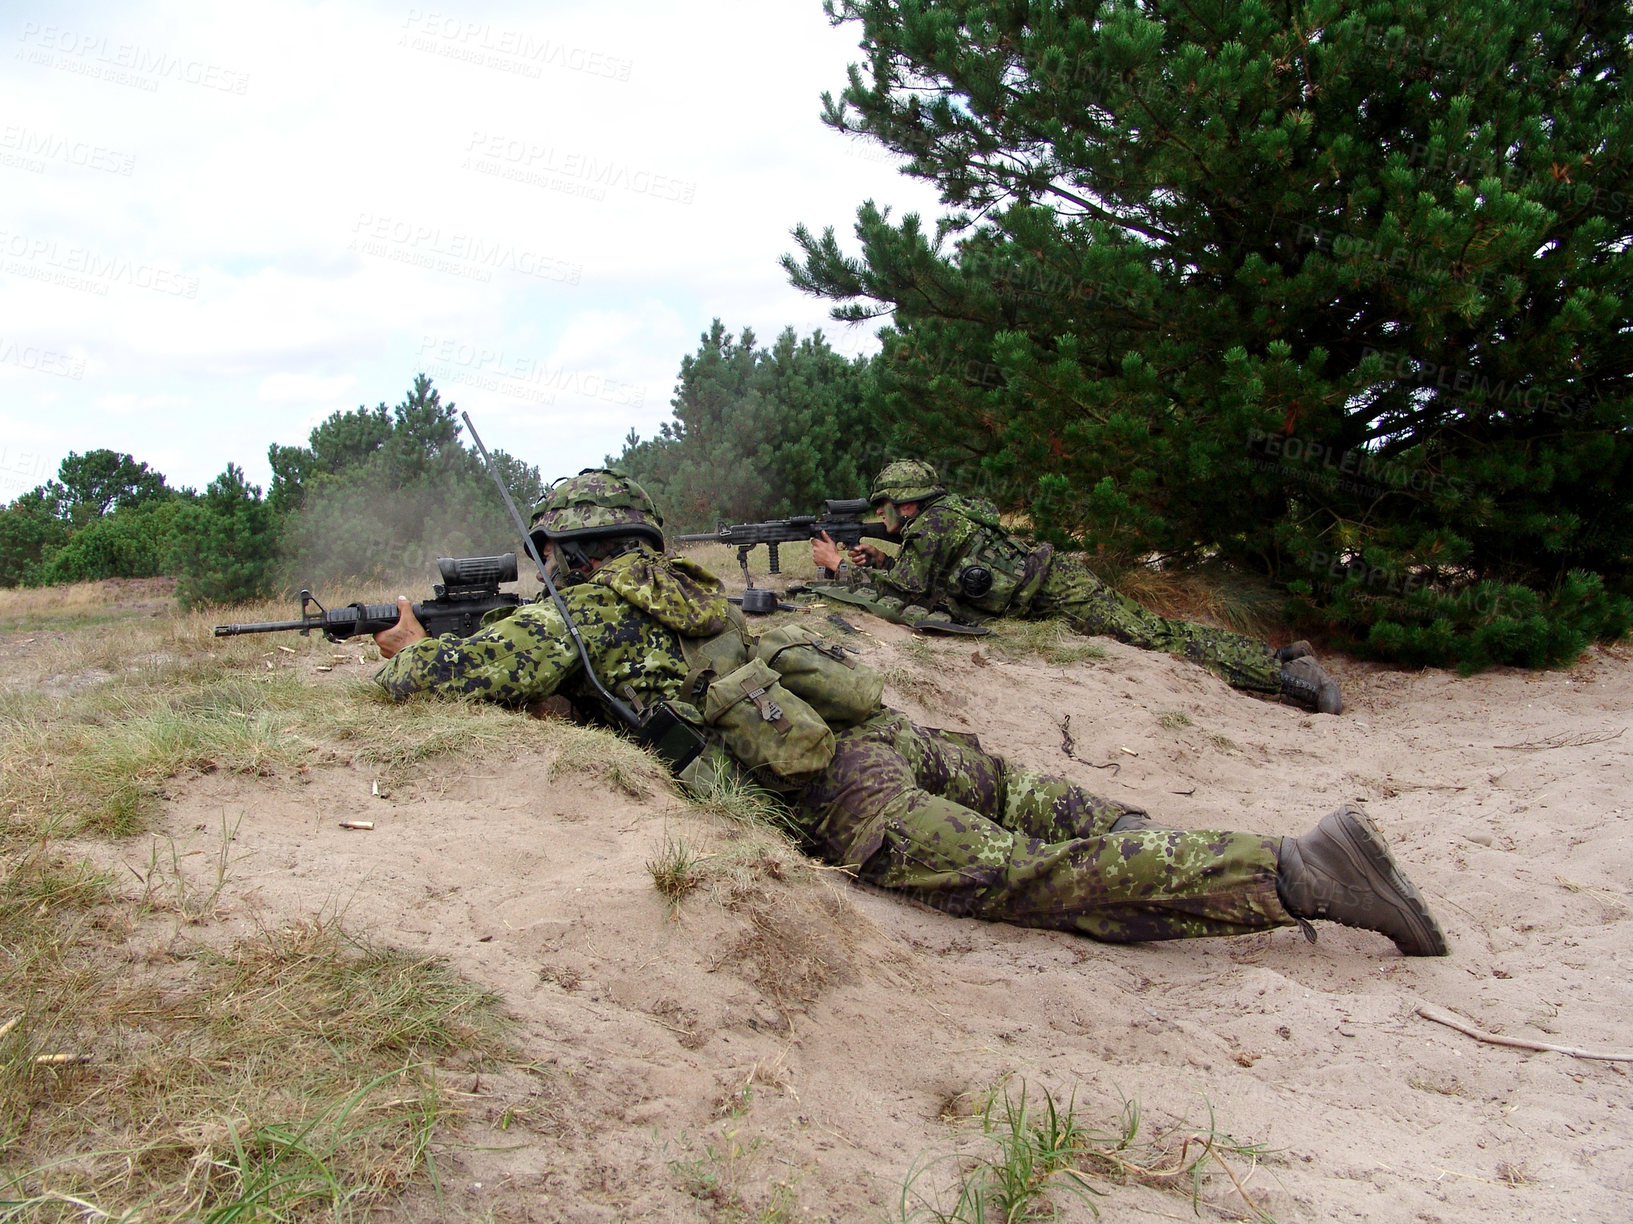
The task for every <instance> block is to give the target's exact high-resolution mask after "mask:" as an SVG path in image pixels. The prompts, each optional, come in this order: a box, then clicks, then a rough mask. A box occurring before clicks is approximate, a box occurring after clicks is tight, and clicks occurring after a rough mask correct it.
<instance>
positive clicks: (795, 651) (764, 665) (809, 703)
mask: <svg viewBox="0 0 1633 1224" xmlns="http://www.w3.org/2000/svg"><path fill="white" fill-rule="evenodd" d="M740 618H741V614H740V613H737V612H736V610H735V609H734V610H733V627H732V628H731V629H728V630H727V631H726V632H725V633H722V634H720V635H718V636H717V637H713V638H708V639H705V640H699V639H695V638H682V639H681V649H682V650H683V651H684V653H685V655H686V662H687V666H688V668H689V671H688V673H687V676H686V679H685V681H684V682H683V683H682V685H681V692H680V700H681V701H684V702H687V703H690V704H691V705H693V706H696V707H697V708H698V709H699V710H701V711H702V713H703V722H704V725H705V726H706V727H708V728H709V729H710V731H711V732H712V733H713V735H714V736H715V738H716V739H717V740H718V742H719V743H720V745H721V746H722V747H723V748H725V750H726V751H727V752H729V753H730V754H731V755H732V756H733V757H735V758H736V759H737V761H738V762H739V763H740V764H741V765H743V766H744V767H745V768H746V769H747V770H748V771H749V773H750V774H751V776H753V778H754V779H755V780H756V781H758V782H760V783H761V784H762V785H765V786H767V787H770V788H771V789H773V790H782V791H787V790H793V789H797V788H799V787H801V786H804V785H805V784H806V783H808V782H811V781H812V780H813V779H815V778H816V776H817V775H818V774H820V773H821V772H822V771H823V770H824V769H826V768H827V767H828V762H829V761H831V760H832V759H833V754H834V737H833V731H832V730H831V729H830V726H833V727H845V726H850V725H852V724H853V723H858V722H861V721H863V720H864V719H867V718H870V717H872V716H873V715H874V714H875V713H877V712H878V710H879V698H880V695H881V694H882V693H883V691H884V677H883V676H881V675H880V674H879V673H878V672H876V671H874V669H873V668H871V667H869V666H868V665H867V664H865V663H863V662H862V661H861V660H860V659H857V658H855V657H853V655H852V653H851V652H850V651H849V650H847V649H846V647H845V646H844V645H842V644H841V643H839V642H830V641H826V640H824V639H823V638H822V637H821V636H820V635H818V634H816V633H814V632H812V631H811V630H810V629H807V628H805V627H803V626H800V625H783V626H779V627H778V628H776V629H772V630H770V631H769V632H767V633H765V634H764V635H762V636H761V637H759V638H755V637H753V636H751V635H750V634H749V633H748V631H747V628H746V625H745V624H744V623H743V622H742V621H741V619H740Z"/></svg>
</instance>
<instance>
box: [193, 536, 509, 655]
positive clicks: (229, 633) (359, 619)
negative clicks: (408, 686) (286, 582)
mask: <svg viewBox="0 0 1633 1224" xmlns="http://www.w3.org/2000/svg"><path fill="white" fill-rule="evenodd" d="M437 569H438V571H440V573H441V574H442V581H441V582H439V583H437V584H436V586H434V587H433V588H432V591H433V592H434V594H435V598H433V599H428V600H426V601H425V602H424V603H417V604H415V605H414V615H415V616H417V617H419V620H420V624H422V625H424V626H425V631H426V632H427V633H429V634H430V635H431V636H432V637H439V636H441V635H442V634H444V633H453V634H457V635H458V636H460V637H469V636H470V635H471V634H473V633H475V632H476V631H477V630H478V629H479V628H481V626H482V618H483V617H484V616H486V615H487V614H488V613H489V612H492V611H493V610H494V609H495V608H519V607H520V606H521V605H522V603H523V602H524V601H523V599H522V597H521V596H520V595H518V594H516V593H515V592H514V591H500V590H499V584H500V583H501V582H515V581H516V554H515V553H502V554H501V555H499V556H497V557H438V558H437ZM396 623H397V605H396V604H394V603H390V604H366V603H352V604H347V605H346V606H345V607H344V608H325V607H324V606H323V605H322V604H320V603H319V602H318V601H317V600H316V599H313V598H312V592H311V591H302V592H301V616H300V619H299V620H287V621H264V622H262V623H260V624H254V625H217V626H216V627H215V635H216V637H236V636H237V635H238V634H240V633H278V632H281V631H283V630H287V629H297V630H299V631H300V632H301V633H302V634H309V633H311V632H312V630H314V629H318V630H321V631H322V633H323V636H324V637H326V638H328V639H329V640H330V641H331V642H340V641H344V640H345V639H346V638H349V637H358V636H360V635H363V634H374V633H379V632H381V631H382V630H385V629H389V628H391V627H392V626H393V625H395V624H396Z"/></svg>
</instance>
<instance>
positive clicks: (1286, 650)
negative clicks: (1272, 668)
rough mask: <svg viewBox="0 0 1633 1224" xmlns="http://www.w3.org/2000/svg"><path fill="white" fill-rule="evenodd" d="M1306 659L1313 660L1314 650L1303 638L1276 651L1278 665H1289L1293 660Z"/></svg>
mask: <svg viewBox="0 0 1633 1224" xmlns="http://www.w3.org/2000/svg"><path fill="white" fill-rule="evenodd" d="M1306 657H1308V658H1311V659H1313V658H1315V650H1314V649H1313V648H1312V647H1311V646H1310V643H1309V642H1307V641H1306V640H1305V639H1304V638H1299V640H1298V641H1296V642H1289V643H1288V644H1287V645H1285V646H1283V647H1282V648H1281V649H1280V650H1278V651H1276V662H1278V663H1291V662H1292V661H1293V660H1294V659H1303V658H1306Z"/></svg>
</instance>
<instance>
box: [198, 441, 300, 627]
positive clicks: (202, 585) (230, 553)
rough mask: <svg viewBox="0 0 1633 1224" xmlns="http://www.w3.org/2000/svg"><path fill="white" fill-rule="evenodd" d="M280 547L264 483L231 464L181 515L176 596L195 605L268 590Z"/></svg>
mask: <svg viewBox="0 0 1633 1224" xmlns="http://www.w3.org/2000/svg"><path fill="white" fill-rule="evenodd" d="M276 548H277V536H276V523H275V520H274V518H273V515H272V511H271V509H270V508H269V507H268V506H267V504H266V502H265V501H263V500H262V498H261V489H260V486H259V485H253V484H250V483H249V482H248V481H247V480H245V479H244V470H243V469H242V468H241V467H239V466H238V465H237V464H235V463H229V464H228V465H227V470H226V471H224V472H223V473H221V475H219V476H217V477H216V478H215V479H214V480H212V481H211V482H210V484H209V487H208V488H207V489H206V490H205V493H204V496H203V497H202V498H200V499H199V500H198V501H196V502H193V503H191V504H189V505H186V506H183V507H182V508H181V510H180V511H179V512H178V514H177V522H176V529H175V545H174V553H173V556H172V566H173V572H174V573H175V574H176V579H177V581H176V598H177V599H179V600H180V601H181V602H182V603H183V604H184V605H186V606H188V607H195V606H198V605H200V604H217V603H236V602H239V601H242V600H245V599H252V598H254V597H255V596H258V595H264V594H266V593H267V592H268V590H270V588H271V585H272V570H271V567H272V560H273V557H274V555H275V553H276Z"/></svg>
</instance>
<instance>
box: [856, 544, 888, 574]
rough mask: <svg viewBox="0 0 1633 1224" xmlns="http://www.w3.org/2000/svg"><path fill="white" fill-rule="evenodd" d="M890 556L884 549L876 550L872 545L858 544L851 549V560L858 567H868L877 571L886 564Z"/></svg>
mask: <svg viewBox="0 0 1633 1224" xmlns="http://www.w3.org/2000/svg"><path fill="white" fill-rule="evenodd" d="M889 555H890V554H889V553H887V552H885V550H884V549H882V548H875V547H874V546H873V545H871V544H858V545H857V546H856V547H855V548H853V549H851V560H852V561H853V562H854V563H855V564H857V565H862V566H866V567H867V568H868V569H877V568H878V567H879V566H881V565H883V564H884V563H885V560H886V558H887V557H889Z"/></svg>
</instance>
